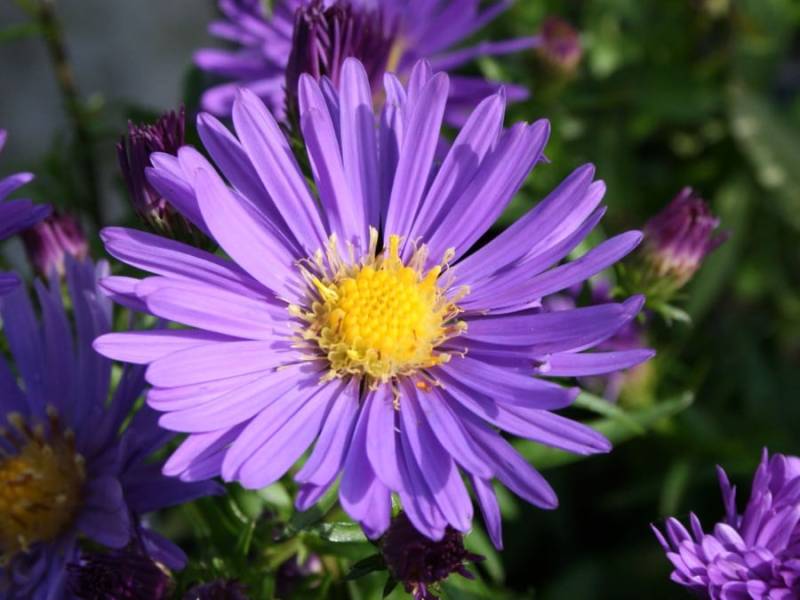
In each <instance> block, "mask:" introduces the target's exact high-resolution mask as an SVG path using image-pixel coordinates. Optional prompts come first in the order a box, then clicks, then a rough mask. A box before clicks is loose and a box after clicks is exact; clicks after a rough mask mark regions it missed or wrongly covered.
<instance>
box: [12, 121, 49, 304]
mask: <svg viewBox="0 0 800 600" xmlns="http://www.w3.org/2000/svg"><path fill="white" fill-rule="evenodd" d="M6 137H7V135H6V132H5V130H3V129H0V152H1V151H2V150H3V147H4V146H5V144H6ZM32 179H33V175H32V174H31V173H17V174H16V175H11V176H9V177H6V178H5V179H0V241H2V240H5V239H6V238H9V237H11V236H12V235H14V234H16V233H19V232H20V231H22V230H23V229H27V228H28V227H30V226H31V225H33V224H35V223H38V222H39V221H41V220H42V219H44V218H45V217H46V216H47V215H48V214H49V213H50V207H49V206H45V205H35V204H33V203H32V202H31V201H30V200H7V198H8V196H9V195H10V194H12V193H13V192H15V191H16V190H17V189H19V188H20V187H22V186H23V185H25V184H26V183H28V182H30V181H31V180H32ZM18 284H19V279H18V278H17V276H16V275H14V274H13V273H0V297H2V296H4V295H5V294H7V293H8V292H10V291H11V290H12V289H14V288H15V287H16V286H17V285H18Z"/></svg>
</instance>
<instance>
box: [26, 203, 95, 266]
mask: <svg viewBox="0 0 800 600" xmlns="http://www.w3.org/2000/svg"><path fill="white" fill-rule="evenodd" d="M22 241H23V243H24V244H25V251H26V253H27V255H28V261H29V262H30V264H31V265H33V268H34V269H35V270H36V272H37V273H39V274H40V275H41V276H42V277H49V276H50V274H51V273H53V272H55V273H57V274H58V275H59V276H60V277H63V276H64V272H65V266H64V259H65V257H66V256H72V257H73V258H76V259H78V260H79V261H81V260H83V259H85V258H86V257H87V256H88V255H89V241H88V240H87V239H86V236H85V235H84V233H83V228H82V227H81V224H80V222H79V221H78V219H76V218H75V217H74V216H72V215H70V214H67V213H63V212H60V211H55V212H53V213H52V214H51V215H50V216H49V217H47V218H46V219H44V220H43V221H40V222H39V223H37V224H36V225H34V226H33V227H30V228H28V229H26V230H25V231H23V232H22Z"/></svg>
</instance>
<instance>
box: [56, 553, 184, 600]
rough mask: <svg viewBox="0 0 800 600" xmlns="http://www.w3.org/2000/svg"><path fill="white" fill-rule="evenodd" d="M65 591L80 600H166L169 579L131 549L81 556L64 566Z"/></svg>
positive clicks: (141, 554) (159, 569) (144, 557)
mask: <svg viewBox="0 0 800 600" xmlns="http://www.w3.org/2000/svg"><path fill="white" fill-rule="evenodd" d="M67 571H68V573H69V575H68V583H67V589H68V590H69V591H70V592H71V593H72V594H74V595H75V596H77V597H78V598H81V599H83V600H111V599H113V600H167V599H168V598H170V597H171V594H172V581H171V579H170V577H169V576H168V575H167V574H166V572H164V570H162V569H161V568H160V567H159V566H158V565H157V564H155V563H154V562H153V561H152V559H150V557H149V556H147V555H146V554H144V553H142V552H139V551H138V550H136V549H134V548H129V549H125V550H117V551H114V552H105V553H98V552H95V553H91V554H82V555H81V557H80V559H79V560H78V561H77V562H74V563H71V564H69V565H67Z"/></svg>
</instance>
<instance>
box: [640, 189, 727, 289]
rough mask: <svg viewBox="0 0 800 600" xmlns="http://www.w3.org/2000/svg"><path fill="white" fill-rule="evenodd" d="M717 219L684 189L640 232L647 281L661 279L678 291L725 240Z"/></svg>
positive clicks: (697, 198)
mask: <svg viewBox="0 0 800 600" xmlns="http://www.w3.org/2000/svg"><path fill="white" fill-rule="evenodd" d="M718 227H719V219H718V218H717V217H715V216H714V215H713V214H712V213H711V209H710V208H709V206H708V204H706V202H705V201H704V200H703V199H702V198H701V197H700V196H698V195H697V194H696V193H695V192H694V190H692V188H689V187H687V188H684V189H683V190H682V191H681V192H680V194H678V195H677V196H676V197H675V199H673V200H672V202H670V203H669V204H668V205H667V207H666V208H664V210H662V211H661V212H660V213H658V214H657V215H656V216H655V217H653V218H652V219H650V221H648V223H647V225H645V228H644V236H645V244H644V248H643V253H644V260H645V262H646V264H647V268H649V269H650V271H651V275H650V277H651V278H659V279H665V280H667V281H668V283H669V286H668V287H669V288H671V289H673V290H678V289H679V288H681V287H683V286H684V285H685V284H686V283H687V282H688V281H689V280H690V279H691V278H692V276H693V275H694V274H695V273H696V272H697V270H698V269H699V268H700V266H701V265H702V264H703V261H704V260H705V258H706V257H707V256H708V255H709V254H710V253H711V252H713V251H714V250H715V249H716V248H717V247H719V245H720V244H722V243H723V242H724V241H725V240H726V239H727V238H728V233H727V232H719V231H717V229H718Z"/></svg>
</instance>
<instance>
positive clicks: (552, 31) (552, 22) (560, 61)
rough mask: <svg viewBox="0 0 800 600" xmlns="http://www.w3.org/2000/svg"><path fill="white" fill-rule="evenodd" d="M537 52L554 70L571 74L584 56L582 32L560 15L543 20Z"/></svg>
mask: <svg viewBox="0 0 800 600" xmlns="http://www.w3.org/2000/svg"><path fill="white" fill-rule="evenodd" d="M539 37H540V43H539V44H538V46H537V47H536V54H537V55H538V56H539V58H541V59H542V61H543V62H544V63H545V65H547V66H548V67H549V68H551V69H552V70H554V71H556V72H558V73H561V74H564V75H569V74H572V73H574V72H575V70H576V69H577V68H578V65H579V64H580V62H581V58H582V57H583V46H582V45H581V36H580V33H579V32H578V31H577V30H576V29H575V28H574V27H573V26H572V25H571V24H570V23H568V22H567V21H565V20H564V19H562V18H560V17H548V18H547V19H545V20H544V21H543V22H542V27H541V29H540V34H539Z"/></svg>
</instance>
